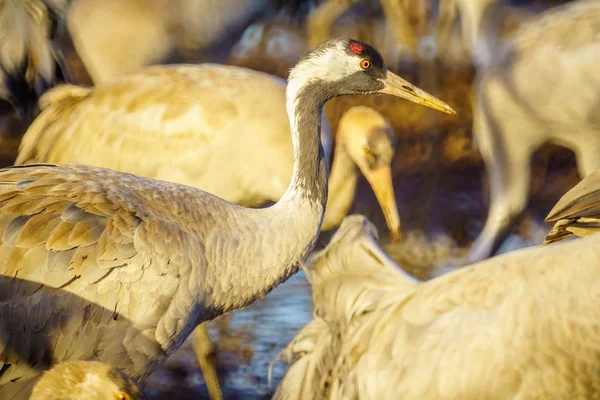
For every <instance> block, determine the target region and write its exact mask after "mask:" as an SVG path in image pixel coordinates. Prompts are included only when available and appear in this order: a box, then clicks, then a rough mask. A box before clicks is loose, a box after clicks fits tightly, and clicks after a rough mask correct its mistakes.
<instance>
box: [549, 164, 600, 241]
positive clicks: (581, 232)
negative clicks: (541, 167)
mask: <svg viewBox="0 0 600 400" xmlns="http://www.w3.org/2000/svg"><path fill="white" fill-rule="evenodd" d="M546 222H554V227H553V228H552V230H551V231H550V233H548V236H547V237H546V240H545V241H544V244H548V243H553V242H557V241H559V240H562V239H566V238H568V237H571V236H573V235H575V236H589V235H592V234H594V233H597V232H599V231H600V170H597V171H594V172H592V173H591V174H589V175H588V176H586V177H585V178H583V179H582V180H581V182H579V183H578V184H577V185H576V186H575V187H574V188H572V189H571V190H569V191H568V192H567V193H566V194H565V195H564V196H563V197H561V199H560V200H559V201H558V203H556V205H555V206H554V208H553V209H552V211H550V213H549V214H548V216H547V217H546Z"/></svg>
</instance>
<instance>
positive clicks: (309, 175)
mask: <svg viewBox="0 0 600 400" xmlns="http://www.w3.org/2000/svg"><path fill="white" fill-rule="evenodd" d="M327 100H329V98H327V97H326V96H324V95H323V94H321V91H320V87H319V86H318V85H316V84H311V83H308V82H307V81H305V80H303V79H301V78H296V79H290V81H289V83H288V85H287V88H286V109H287V113H288V117H289V119H290V127H291V134H292V145H293V149H294V168H293V172H292V179H291V181H290V184H289V186H288V188H287V190H286V191H285V193H284V195H283V197H282V199H281V200H280V202H279V203H285V204H287V203H289V202H295V201H305V202H308V204H309V205H310V206H311V208H313V209H316V210H320V211H321V212H323V210H324V209H325V203H326V201H327V164H326V161H325V154H324V152H323V146H322V144H321V140H320V131H321V113H322V111H323V105H324V104H325V102H326V101H327Z"/></svg>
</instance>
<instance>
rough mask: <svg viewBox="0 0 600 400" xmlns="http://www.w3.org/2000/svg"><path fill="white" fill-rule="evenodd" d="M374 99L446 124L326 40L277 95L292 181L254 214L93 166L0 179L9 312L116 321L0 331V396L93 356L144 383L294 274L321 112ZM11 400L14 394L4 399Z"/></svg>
mask: <svg viewBox="0 0 600 400" xmlns="http://www.w3.org/2000/svg"><path fill="white" fill-rule="evenodd" d="M384 93H387V94H391V95H395V96H399V97H403V98H406V99H409V100H412V101H414V102H417V103H420V104H423V105H426V106H429V107H431V108H434V109H437V110H440V111H444V112H447V113H454V110H452V108H450V107H449V106H448V105H447V104H445V103H444V102H442V101H441V100H439V99H437V98H435V97H433V96H431V95H429V94H427V93H425V92H424V91H422V90H420V89H418V88H416V87H415V86H413V85H411V84H410V83H408V82H406V81H405V80H403V79H401V78H400V77H398V76H396V75H394V74H392V73H391V72H389V71H387V70H386V69H385V67H384V65H383V60H382V58H381V56H380V55H379V53H378V52H377V51H376V50H375V49H373V48H372V47H371V46H369V45H367V44H364V43H361V42H357V41H354V40H350V39H335V40H330V41H327V42H324V43H322V44H321V45H319V46H318V47H317V48H316V49H314V50H313V51H312V52H310V53H308V54H306V55H305V56H304V57H303V58H302V59H301V60H300V61H299V62H298V64H297V65H296V66H295V67H294V69H293V70H292V71H291V73H290V79H289V83H288V86H287V89H286V99H287V102H286V107H287V111H288V115H289V119H290V124H291V127H292V129H291V133H292V142H293V148H294V160H295V161H294V168H293V174H292V179H291V182H290V184H289V186H288V189H287V190H286V192H285V194H284V195H283V196H282V198H281V200H280V201H278V202H277V203H276V204H275V205H273V206H271V207H269V208H266V209H249V208H244V207H240V206H238V205H235V204H232V203H229V202H227V201H225V200H223V199H221V198H218V197H216V196H214V195H211V194H209V193H206V192H203V191H201V190H199V189H195V188H192V187H189V186H184V185H179V184H175V183H170V182H164V181H158V180H151V179H147V178H141V177H138V176H135V175H130V174H126V173H121V172H117V171H114V170H110V169H104V168H99V167H92V166H85V165H75V164H67V165H51V164H36V165H28V166H19V167H12V168H7V169H3V170H0V233H1V235H0V237H1V238H2V242H1V246H0V272H1V273H2V275H4V276H7V277H14V276H17V275H18V276H19V277H22V278H24V279H28V280H30V281H34V282H39V286H38V287H37V289H36V290H35V291H33V292H26V293H23V292H18V293H12V292H10V291H9V292H6V295H4V296H3V298H2V302H3V303H2V304H3V306H4V308H5V309H6V310H7V311H6V312H7V315H9V314H11V313H13V314H14V315H21V314H23V313H24V314H27V313H28V312H34V313H36V314H35V315H38V313H39V311H38V309H37V307H38V306H40V305H41V304H50V305H51V304H52V303H51V302H50V299H58V301H60V299H61V294H60V293H56V290H57V288H60V289H61V293H63V292H67V293H72V294H77V295H79V296H81V297H82V298H84V299H85V300H86V301H87V302H89V305H93V304H96V305H98V306H102V307H105V308H107V309H114V310H115V311H114V315H112V316H110V318H109V320H108V321H107V320H106V319H104V318H103V317H100V318H94V319H93V320H91V321H90V320H87V319H86V318H84V319H83V321H82V320H81V319H69V318H70V314H69V313H61V310H60V309H53V308H51V310H53V311H52V312H54V313H57V315H58V316H59V317H61V318H62V319H63V320H67V321H68V322H65V323H64V326H65V328H64V329H63V330H58V331H56V330H53V329H51V327H48V326H46V325H44V323H43V319H42V320H41V321H39V322H38V323H37V324H36V325H35V326H29V325H25V326H24V327H23V329H22V330H20V331H19V333H18V334H17V333H16V332H14V331H12V332H3V331H2V329H0V337H7V336H8V338H9V339H10V340H12V344H13V347H14V348H16V349H18V352H17V353H15V352H7V353H4V352H3V353H2V354H0V363H1V364H2V366H1V368H0V385H1V386H0V398H2V399H11V398H23V397H22V396H23V395H24V394H25V393H26V392H27V390H28V389H29V386H30V385H31V379H32V378H34V377H35V376H36V375H37V374H39V368H40V365H44V364H45V365H44V366H47V364H48V363H56V362H61V361H67V360H71V359H83V360H85V359H90V358H92V357H93V358H95V359H97V360H99V361H102V362H106V363H108V364H110V365H113V366H118V367H119V368H121V369H122V370H123V372H125V373H126V374H128V375H129V376H131V377H132V378H133V379H135V380H140V379H143V378H144V377H146V376H147V375H148V374H149V373H150V372H151V371H152V370H153V369H155V368H156V367H157V366H158V365H159V364H160V363H161V362H162V361H163V360H164V359H165V358H166V357H167V356H168V355H170V354H171V353H172V352H173V351H175V349H177V348H178V347H179V346H180V345H181V344H182V343H183V341H184V340H185V339H186V338H187V336H188V335H189V334H190V333H191V332H192V330H193V329H194V328H195V327H196V326H197V325H198V324H200V323H202V322H204V321H207V320H210V319H213V318H215V317H217V316H218V315H221V314H223V313H227V312H230V311H233V310H237V309H239V308H242V307H244V306H247V305H248V304H250V303H252V302H253V301H254V300H256V299H258V298H262V297H264V296H265V295H266V294H267V293H269V292H270V291H271V290H272V289H273V288H274V287H276V286H277V285H278V284H280V283H281V282H283V281H285V280H286V279H287V278H289V277H290V276H291V275H292V274H294V273H295V272H297V270H298V268H299V267H300V265H301V264H302V263H303V261H304V258H305V257H306V255H307V254H308V253H309V252H310V250H311V249H312V248H313V246H314V243H315V240H316V238H317V236H318V234H319V231H320V228H321V224H322V220H323V214H324V209H325V203H326V201H327V186H328V185H327V165H326V161H325V158H324V155H323V150H322V147H321V143H320V140H319V128H320V121H321V113H322V108H323V105H324V103H325V102H327V101H328V100H330V99H332V98H333V97H336V96H342V95H352V94H354V95H359V94H360V95H375V94H384ZM146 115H147V117H148V118H152V116H155V115H156V114H155V112H153V111H152V110H151V111H150V112H149V113H148V114H146ZM176 115H177V114H174V115H173V117H175V116H176ZM117 140H118V139H117ZM81 306H82V307H86V305H85V304H82V305H81ZM28 310H31V311H28ZM123 319H124V320H127V321H130V324H131V327H130V328H127V329H122V328H121V329H119V327H116V328H115V327H113V328H112V329H109V325H108V323H113V322H112V321H122V320H123ZM82 322H85V323H86V324H85V329H83V326H84V325H82ZM34 333H35V334H36V335H43V336H44V337H47V338H48V341H49V342H50V343H58V342H57V341H58V339H59V338H60V339H61V340H60V342H61V343H63V345H64V343H67V342H68V343H69V345H68V347H67V351H62V352H60V353H56V352H55V350H56V348H53V347H52V345H51V344H49V345H47V346H45V347H44V348H43V349H40V347H39V343H38V341H35V340H30V338H31V336H32V335H33V334H34ZM16 390H20V393H19V394H18V395H17V396H7V395H6V393H7V392H12V393H14V392H15V391H16Z"/></svg>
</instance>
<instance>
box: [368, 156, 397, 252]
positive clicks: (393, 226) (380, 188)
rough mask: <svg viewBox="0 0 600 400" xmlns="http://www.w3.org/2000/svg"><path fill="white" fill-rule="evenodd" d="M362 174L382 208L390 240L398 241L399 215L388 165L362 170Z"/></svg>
mask: <svg viewBox="0 0 600 400" xmlns="http://www.w3.org/2000/svg"><path fill="white" fill-rule="evenodd" d="M364 174H365V176H366V177H367V180H368V181H369V184H371V187H372V188H373V192H375V196H376V197H377V201H378V202H379V205H380V206H381V209H382V210H383V215H384V216H385V222H386V223H387V226H388V229H389V230H390V232H391V233H392V241H394V242H398V241H400V216H399V215H398V205H397V204H396V195H395V194H394V186H393V185H392V171H391V169H390V167H389V166H386V167H381V168H378V169H372V170H368V171H364Z"/></svg>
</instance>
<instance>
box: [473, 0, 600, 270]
mask: <svg viewBox="0 0 600 400" xmlns="http://www.w3.org/2000/svg"><path fill="white" fill-rule="evenodd" d="M599 38H600V2H599V1H597V0H579V1H574V2H572V3H569V4H566V5H564V6H559V7H556V8H553V9H551V10H549V11H547V12H545V13H542V14H541V15H539V17H536V18H534V19H532V20H531V21H530V22H529V23H527V24H525V25H523V26H522V27H521V28H519V29H518V30H517V31H516V32H515V34H514V35H513V39H512V41H511V42H509V43H508V44H507V47H506V48H504V49H503V53H500V56H499V58H498V59H497V60H496V61H495V62H494V63H493V65H492V66H490V67H489V68H486V69H485V70H484V71H482V72H481V74H480V76H478V78H477V83H476V85H475V88H474V93H473V135H474V136H475V139H476V142H477V146H478V148H479V150H480V151H481V154H482V156H483V159H484V161H485V164H486V169H487V174H488V176H489V188H490V207H489V212H488V216H487V220H486V222H485V226H484V228H483V231H482V232H481V233H480V235H479V237H478V238H477V240H476V241H475V242H474V244H473V247H472V249H471V251H470V253H469V261H470V262H476V261H478V260H482V259H484V258H486V257H489V256H490V255H491V254H493V252H494V251H495V250H496V248H497V247H498V245H499V242H500V241H501V240H502V239H503V238H504V236H505V235H506V233H507V232H508V230H509V229H510V228H511V227H512V226H513V224H514V222H515V221H516V219H517V218H518V216H519V215H520V214H521V213H522V212H523V210H524V209H525V207H526V206H527V200H528V195H529V185H530V177H531V165H530V162H531V156H532V154H533V152H534V151H535V150H537V149H538V148H539V147H540V146H541V145H542V144H544V143H546V142H554V143H558V144H561V145H563V146H566V147H568V148H570V149H572V150H573V151H574V152H575V155H576V157H577V167H578V169H579V173H580V175H581V176H582V177H584V176H586V175H588V174H590V173H591V172H593V171H595V170H597V169H598V168H600V157H599V156H598V155H599V154H600V135H599V134H598V133H599V132H600V119H599V118H598V113H597V112H596V104H598V102H600V69H599V68H598V65H599V63H600V40H599Z"/></svg>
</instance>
